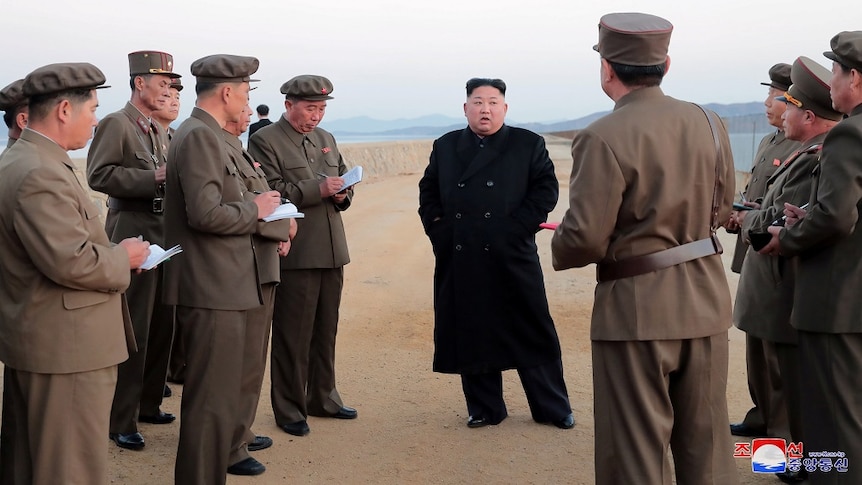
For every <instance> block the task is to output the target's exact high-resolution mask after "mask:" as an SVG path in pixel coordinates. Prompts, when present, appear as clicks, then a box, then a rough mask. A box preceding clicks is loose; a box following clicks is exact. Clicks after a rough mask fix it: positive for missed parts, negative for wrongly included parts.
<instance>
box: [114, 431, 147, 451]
mask: <svg viewBox="0 0 862 485" xmlns="http://www.w3.org/2000/svg"><path fill="white" fill-rule="evenodd" d="M108 438H111V441H113V442H114V443H116V444H117V446H119V447H120V448H125V449H127V450H135V451H137V450H143V449H144V436H143V435H142V434H141V433H126V434H124V433H111V434H109V435H108Z"/></svg>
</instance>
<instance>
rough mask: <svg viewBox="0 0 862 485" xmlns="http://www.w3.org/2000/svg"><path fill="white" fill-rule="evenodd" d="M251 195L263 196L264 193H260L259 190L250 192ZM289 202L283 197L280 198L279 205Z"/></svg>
mask: <svg viewBox="0 0 862 485" xmlns="http://www.w3.org/2000/svg"><path fill="white" fill-rule="evenodd" d="M251 193H252V194H255V195H263V194H264V192H261V191H259V190H252V191H251ZM266 193H267V194H268V193H269V192H266ZM289 202H290V200H288V199H285V198H284V197H281V203H282V204H287V203H289Z"/></svg>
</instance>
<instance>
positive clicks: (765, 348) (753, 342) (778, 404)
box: [742, 333, 790, 439]
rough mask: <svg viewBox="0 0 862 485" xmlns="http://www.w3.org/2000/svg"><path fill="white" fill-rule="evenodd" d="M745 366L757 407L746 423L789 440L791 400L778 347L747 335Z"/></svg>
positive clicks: (750, 410) (753, 400) (751, 412)
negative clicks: (785, 387)
mask: <svg viewBox="0 0 862 485" xmlns="http://www.w3.org/2000/svg"><path fill="white" fill-rule="evenodd" d="M745 366H746V373H747V375H748V393H749V394H750V395H751V402H753V403H754V406H753V407H752V408H751V409H749V410H748V413H746V414H745V418H743V420H742V423H743V424H745V425H746V426H748V427H750V428H754V429H757V430H764V431H766V434H767V435H769V436H774V437H777V438H784V439H789V438H790V430H789V424H788V417H787V398H786V396H785V395H784V394H785V393H784V390H783V387H784V386H782V381H783V380H784V379H783V378H782V377H781V371H780V369H779V364H778V355H777V353H776V351H775V345H774V344H772V343H771V342H768V341H765V340H761V339H760V338H757V337H753V336H751V335H749V334H748V333H746V334H745Z"/></svg>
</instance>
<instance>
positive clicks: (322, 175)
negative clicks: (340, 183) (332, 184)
mask: <svg viewBox="0 0 862 485" xmlns="http://www.w3.org/2000/svg"><path fill="white" fill-rule="evenodd" d="M314 173H316V174H317V176H318V177H323V178H326V177H329V175H326V174H325V173H323V172H314Z"/></svg>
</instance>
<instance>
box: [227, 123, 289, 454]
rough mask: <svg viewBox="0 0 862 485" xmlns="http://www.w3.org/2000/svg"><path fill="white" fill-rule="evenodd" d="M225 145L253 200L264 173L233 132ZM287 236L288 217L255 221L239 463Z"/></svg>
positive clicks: (262, 188)
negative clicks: (255, 285)
mask: <svg viewBox="0 0 862 485" xmlns="http://www.w3.org/2000/svg"><path fill="white" fill-rule="evenodd" d="M223 135H224V139H225V143H227V146H228V156H229V157H230V159H231V161H232V162H233V164H234V166H235V167H236V170H237V175H238V176H239V178H240V179H241V180H242V182H243V183H244V184H245V187H246V189H247V191H246V192H245V194H244V195H245V197H246V199H247V200H252V199H254V197H255V192H257V193H262V192H266V191H268V190H270V188H269V185H268V184H267V182H266V175H265V174H264V173H263V171H262V170H261V169H260V167H259V166H258V164H257V163H256V162H255V161H254V159H252V158H251V155H249V154H248V152H246V151H245V150H244V149H243V148H242V142H241V141H240V139H239V138H237V137H236V136H235V135H234V134H233V133H229V132H227V131H224V132H223ZM289 238H290V221H289V220H288V219H282V220H280V221H273V222H258V227H257V230H256V231H255V234H254V246H255V254H256V255H257V258H256V260H257V271H258V275H259V276H258V278H259V279H260V285H261V296H262V297H263V305H261V306H260V307H257V308H256V309H253V310H250V311H249V312H248V319H247V322H246V330H245V342H244V349H245V350H244V352H243V364H242V370H243V377H242V385H241V388H240V392H241V394H242V396H241V402H240V412H239V417H240V419H239V422H240V425H241V426H240V428H238V430H237V433H236V434H235V435H234V440H233V445H232V446H231V456H230V458H229V460H228V462H229V463H230V464H234V463H239V462H240V461H242V460H244V459H246V458H248V457H249V455H248V449H247V445H248V444H249V443H251V442H252V441H253V440H254V439H255V434H254V433H253V432H252V431H251V426H252V424H254V418H255V415H256V414H257V404H258V401H259V400H260V389H261V385H262V384H263V375H264V371H265V370H266V355H267V350H268V346H269V334H270V328H271V325H272V312H273V303H274V300H275V288H276V286H277V285H278V282H279V280H280V275H279V273H280V271H279V257H278V243H279V241H287V240H289Z"/></svg>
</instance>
